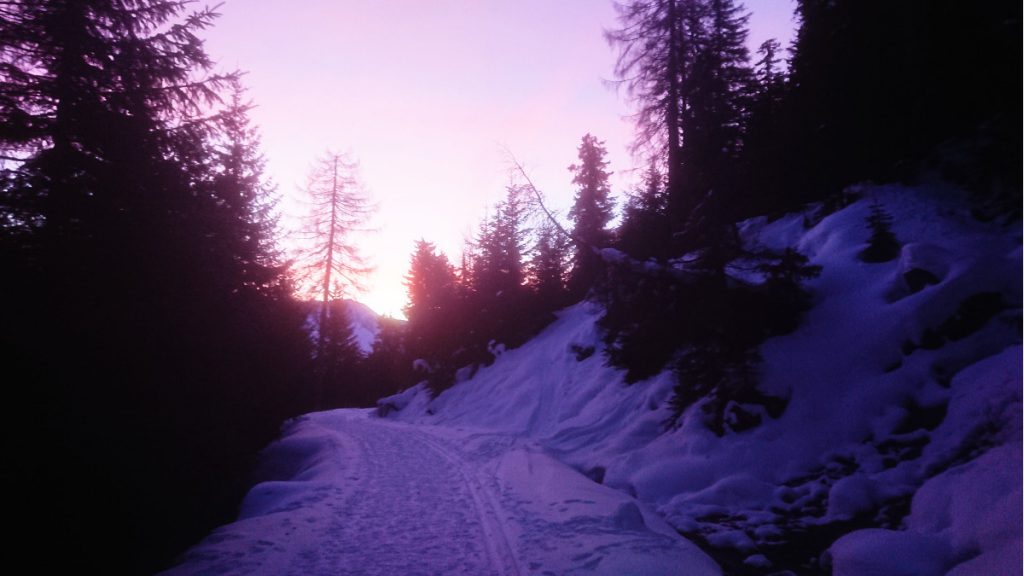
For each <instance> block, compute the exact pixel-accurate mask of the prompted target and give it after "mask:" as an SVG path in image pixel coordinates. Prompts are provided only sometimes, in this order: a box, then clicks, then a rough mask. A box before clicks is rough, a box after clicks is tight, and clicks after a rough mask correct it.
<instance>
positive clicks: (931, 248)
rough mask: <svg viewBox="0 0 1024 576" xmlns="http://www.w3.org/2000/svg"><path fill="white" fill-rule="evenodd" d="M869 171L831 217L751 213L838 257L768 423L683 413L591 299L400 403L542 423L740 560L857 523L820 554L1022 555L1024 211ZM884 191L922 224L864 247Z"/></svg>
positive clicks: (781, 352) (909, 568) (473, 421)
mask: <svg viewBox="0 0 1024 576" xmlns="http://www.w3.org/2000/svg"><path fill="white" fill-rule="evenodd" d="M861 192H862V193H863V197H862V198H861V199H860V200H859V201H856V202H855V203H853V204H852V205H850V206H848V207H846V208H844V209H842V210H840V211H838V212H836V213H833V214H831V215H828V216H826V217H825V218H823V219H821V220H820V222H817V224H815V225H814V226H811V227H808V225H807V222H808V220H814V217H813V214H812V213H811V212H809V213H808V214H795V215H790V216H788V217H784V218H782V219H779V220H776V221H773V222H770V223H769V222H767V221H765V220H763V219H759V220H752V221H749V222H747V223H745V225H744V227H743V234H744V235H745V238H746V240H747V241H748V242H749V243H751V244H760V245H762V246H766V247H770V248H775V249H782V248H785V247H789V246H792V247H795V248H797V249H799V250H800V251H801V252H803V253H804V254H806V255H807V256H808V257H809V258H810V260H811V262H812V263H813V264H818V265H821V266H822V267H823V270H822V274H821V275H820V277H818V278H817V279H815V280H813V281H811V282H809V283H808V288H809V290H810V292H811V293H812V295H813V297H814V307H813V308H812V309H811V310H810V311H809V312H808V314H807V316H806V318H805V321H804V322H803V324H802V325H801V327H800V328H799V329H798V330H797V331H795V332H794V333H792V334H789V335H786V336H782V337H777V338H774V339H771V340H769V341H767V342H766V343H765V344H764V345H763V346H762V348H761V354H762V356H763V364H762V366H761V386H762V388H763V390H764V391H765V392H767V393H772V394H774V395H778V396H783V397H786V398H788V399H789V404H788V406H787V408H786V410H785V412H784V413H783V414H782V415H781V416H780V417H779V418H778V419H775V420H771V419H769V420H767V421H766V422H764V423H763V424H762V425H761V426H760V427H758V428H755V429H753V430H749V431H746V432H742V433H735V434H727V435H725V436H723V437H718V436H716V435H715V434H713V433H712V432H710V431H708V430H707V429H705V428H704V427H703V426H702V425H701V423H700V418H696V417H687V416H686V415H684V418H683V420H682V425H681V426H680V427H679V428H678V429H675V430H672V431H668V432H666V430H665V426H664V423H665V421H666V420H667V418H668V417H669V413H668V409H667V408H666V400H667V399H668V398H669V397H670V395H671V391H672V387H673V381H672V376H671V375H670V374H667V373H663V374H661V375H658V376H656V377H654V378H652V379H650V380H648V381H644V382H640V383H637V384H634V385H632V386H627V385H625V384H624V383H623V379H622V374H621V373H620V372H618V371H616V370H614V369H611V368H609V367H607V366H605V363H604V358H603V357H602V354H601V353H600V347H601V346H600V342H599V333H598V329H597V328H596V326H595V321H596V320H597V319H598V318H599V316H600V314H601V309H600V307H599V306H597V305H596V304H592V303H582V304H579V305H576V306H574V307H571V308H569V309H567V310H565V311H563V312H562V313H561V314H560V317H559V319H558V320H557V321H556V322H555V323H554V324H552V325H551V326H550V327H549V328H547V329H546V330H545V331H544V332H543V333H541V334H540V335H539V336H537V337H536V338H534V339H533V340H531V341H530V342H528V343H527V344H525V345H524V346H522V347H520V348H518V349H515V350H510V351H507V352H505V353H504V354H503V355H502V356H501V357H499V358H498V359H497V361H496V362H495V363H494V364H493V365H492V366H489V367H487V368H484V369H481V370H480V371H479V372H477V373H476V374H475V375H474V377H473V378H471V379H468V380H466V381H463V382H460V383H458V384H456V385H455V386H454V387H453V388H451V389H449V390H447V391H445V392H444V393H442V394H441V395H440V396H439V397H437V398H436V399H433V400H429V398H428V396H427V394H426V392H425V391H424V390H423V389H421V388H414V389H411V390H409V391H406V392H405V393H403V394H402V395H399V396H397V397H393V398H391V399H387V400H386V401H385V402H384V404H386V405H389V406H390V407H393V408H399V410H397V411H394V410H393V411H391V414H390V417H392V418H395V419H397V420H401V421H404V422H409V423H416V424H430V425H443V426H448V427H463V428H465V427H473V428H476V429H481V430H488V431H494V432H500V433H503V434H508V435H515V436H522V437H526V438H529V439H531V440H533V441H535V442H537V443H538V444H539V445H540V446H543V447H544V448H545V449H546V450H547V452H548V453H549V454H551V455H552V456H554V457H556V458H558V459H559V460H561V461H563V462H565V463H567V464H569V465H571V466H573V467H575V468H577V469H578V470H580V471H582V472H584V473H585V474H587V475H588V476H590V477H591V478H593V479H594V480H597V481H598V482H602V483H604V484H606V485H608V486H610V487H613V488H616V489H619V490H621V491H623V492H625V493H628V494H632V495H635V496H636V497H637V498H638V499H639V500H641V501H643V502H646V503H648V504H649V505H651V506H652V507H654V508H655V509H656V510H657V511H658V512H659V513H660V514H662V515H663V516H664V517H665V518H666V519H667V520H668V521H669V522H670V524H672V525H673V526H674V527H675V528H677V529H679V530H681V531H683V532H684V533H687V534H688V535H692V536H693V537H695V538H697V539H698V540H702V541H703V542H704V543H705V544H706V545H707V546H710V547H711V548H712V549H714V548H720V549H722V550H731V553H732V554H733V555H734V556H735V557H736V558H737V559H738V562H741V564H740V567H741V569H749V570H751V571H759V570H764V571H770V569H771V567H772V564H773V562H774V563H776V568H780V567H792V566H793V565H789V566H787V565H786V563H787V561H789V562H805V560H793V559H792V558H791V556H792V554H793V549H794V548H804V549H806V550H813V549H815V547H817V548H819V549H824V548H827V547H828V546H829V545H830V544H831V543H832V542H833V541H834V540H836V539H837V538H839V537H840V536H842V538H839V540H838V542H835V544H834V545H832V546H831V549H830V550H829V551H828V552H827V553H826V554H824V555H823V558H821V562H822V563H824V564H828V563H831V565H832V566H833V569H834V572H835V573H836V574H866V573H871V574H904V573H906V574H922V575H927V574H944V573H955V574H991V573H1006V572H1004V570H1007V569H1009V570H1012V571H1019V569H1020V560H1021V532H1020V527H1021V507H1020V504H1021V348H1020V346H1019V342H1020V307H1021V256H1022V253H1021V234H1020V226H1019V225H1017V224H1015V225H1013V226H1010V227H1003V226H1000V225H997V224H992V223H989V224H986V223H980V222H978V221H976V220H974V219H972V218H971V216H970V215H969V212H968V208H967V207H966V206H967V204H966V203H965V202H964V201H963V200H962V199H961V198H959V197H958V196H957V195H956V193H954V192H950V191H942V190H937V189H913V188H906V187H900V186H885V187H871V188H863V189H862V190H861ZM872 202H878V203H880V204H881V205H882V206H884V208H885V210H886V211H888V213H889V214H891V215H892V217H893V220H894V224H893V231H894V232H895V234H896V236H897V238H898V239H899V241H900V242H901V244H902V245H903V248H902V254H901V255H900V257H899V258H897V259H896V260H893V261H891V262H887V263H882V264H868V263H864V262H862V261H860V260H859V259H858V257H857V255H858V253H859V252H860V251H861V250H862V249H863V247H864V245H865V243H866V241H867V239H868V235H869V231H868V229H867V228H866V226H865V217H866V216H867V215H868V213H869V210H870V205H871V203H872ZM694 304H695V305H699V303H694ZM591 348H593V349H596V350H597V352H596V353H594V354H592V355H590V356H587V355H586V353H583V354H581V353H580V351H588V350H589V349H591ZM692 410H693V409H691V411H692ZM867 526H886V527H888V529H860V528H863V527H867ZM844 534H845V536H844ZM811 540H814V542H811ZM787 558H789V560H787ZM811 562H812V564H815V565H814V566H810V568H814V569H818V568H819V566H817V562H818V560H817V559H812V560H811ZM780 563H781V564H780ZM744 567H745V568H744ZM804 567H807V566H806V565H804Z"/></svg>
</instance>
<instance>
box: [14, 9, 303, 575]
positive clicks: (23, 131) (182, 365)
mask: <svg viewBox="0 0 1024 576" xmlns="http://www.w3.org/2000/svg"><path fill="white" fill-rule="evenodd" d="M187 4H188V3H185V2H178V1H171V0H133V1H131V2H121V1H117V2H111V1H100V0H45V1H44V0H21V1H18V2H7V3H4V4H3V5H2V6H0V76H3V78H4V81H3V82H0V125H2V127H0V154H2V155H3V159H2V160H3V161H2V165H0V171H2V177H0V182H2V184H0V237H2V246H3V248H4V249H3V250H2V252H3V254H2V255H0V258H2V264H3V268H4V270H5V273H6V274H9V276H6V278H9V279H10V281H9V282H5V283H4V286H3V288H0V290H3V297H4V300H5V301H9V302H10V301H16V302H19V306H18V307H17V308H19V309H18V310H13V311H12V313H11V314H10V315H8V316H7V317H5V323H4V324H5V326H4V328H3V331H2V338H3V341H2V342H0V344H2V345H0V348H3V349H4V350H5V354H6V353H10V354H12V356H11V362H9V363H8V364H7V365H8V367H9V368H10V369H11V370H12V373H22V374H25V375H26V378H27V379H28V380H27V381H26V385H25V386H23V387H22V388H21V389H20V390H17V391H12V392H14V393H13V394H12V395H11V396H9V397H8V400H9V405H10V406H17V407H18V410H17V413H15V412H14V411H13V410H11V411H9V412H8V414H7V416H8V418H7V419H6V422H7V425H10V426H12V427H13V429H14V430H23V429H26V428H28V427H29V426H31V427H32V428H33V429H36V430H38V431H39V432H38V433H37V434H36V435H35V437H36V438H37V439H38V441H39V442H41V443H45V444H46V445H47V446H50V447H52V450H53V451H57V452H59V453H61V454H62V455H63V458H62V460H61V462H60V463H59V468H61V469H64V468H71V469H75V470H76V471H77V472H76V475H75V487H74V488H75V489H74V490H72V489H70V488H69V486H68V485H67V484H66V478H67V476H66V475H65V474H63V473H62V472H61V470H59V469H57V468H58V466H57V464H56V463H50V462H48V461H47V459H45V458H41V457H40V455H39V454H37V453H36V452H37V451H38V452H39V453H40V454H41V453H43V451H42V450H40V449H39V447H32V446H31V445H29V446H27V447H22V448H18V449H17V452H18V453H17V454H15V455H13V456H12V457H14V458H16V459H17V460H18V461H19V462H22V463H23V466H22V469H23V470H24V471H25V472H24V473H21V472H19V473H18V475H17V476H15V477H14V480H15V481H18V480H25V481H26V482H27V488H26V489H27V490H29V493H31V494H32V495H33V498H29V499H26V500H31V501H33V502H34V504H33V506H32V509H31V510H29V511H27V514H26V515H25V516H24V517H23V518H22V517H20V513H21V512H22V510H16V511H15V513H14V515H15V516H16V517H19V519H20V520H23V522H21V521H19V524H20V525H22V526H23V527H24V528H25V533H26V534H30V533H36V532H38V531H39V530H41V529H43V527H42V526H41V524H45V523H47V522H48V521H47V520H46V519H47V518H52V517H56V516H57V515H60V516H61V517H62V522H61V523H60V524H61V526H60V527H58V528H57V530H58V531H59V534H58V536H57V537H58V538H59V539H60V540H61V541H64V542H68V543H70V544H69V546H70V548H69V549H68V554H65V555H59V557H53V556H52V555H51V556H50V557H40V558H41V560H42V561H43V562H44V563H45V562H50V563H53V564H55V565H56V566H52V567H48V566H40V569H41V570H42V571H48V572H55V573H72V572H86V571H90V572H92V571H96V570H97V569H99V570H101V571H108V572H109V571H114V572H133V573H134V572H138V573H151V572H154V571H156V570H158V569H159V568H160V567H162V566H164V565H165V564H166V563H167V562H169V561H170V559H171V558H172V557H173V556H174V555H176V554H178V553H179V552H180V551H181V550H182V549H183V548H184V547H185V546H186V545H188V544H191V543H192V542H194V541H195V540H196V539H197V538H198V537H200V536H201V535H202V534H204V533H206V532H207V531H208V530H209V529H210V528H211V527H212V526H214V525H217V524H220V523H223V522H225V521H227V520H228V519H229V518H230V517H231V516H232V515H233V514H234V513H235V511H236V509H235V507H234V504H235V503H236V502H237V498H240V496H241V492H242V490H243V489H244V488H245V486H244V483H243V481H242V478H244V477H245V474H244V468H245V467H246V466H247V465H248V463H249V462H250V460H249V458H251V457H252V456H253V455H254V454H255V452H256V450H257V449H258V448H259V447H261V446H262V445H263V444H264V443H265V442H267V441H268V440H269V439H270V438H271V437H272V436H273V434H275V433H276V431H277V429H278V426H279V424H280V422H281V420H282V419H283V418H285V417H287V416H289V415H292V414H291V411H292V409H293V408H294V405H293V404H292V399H291V394H287V395H286V394H283V393H281V392H282V389H292V390H293V389H294V386H293V385H294V383H295V380H294V378H293V377H292V376H290V374H292V373H294V372H295V371H296V370H295V369H296V368H297V366H296V365H294V364H290V362H291V361H292V360H294V359H296V358H300V357H301V356H302V355H303V354H304V353H305V351H304V350H303V349H302V346H301V344H295V343H294V342H301V341H300V340H298V339H293V337H294V336H295V335H296V334H298V328H299V326H300V324H299V320H298V319H299V316H298V315H295V314H293V311H292V309H291V308H290V306H288V305H287V303H285V302H283V301H282V302H269V301H267V300H261V299H260V298H239V297H238V295H239V294H240V293H243V292H246V283H247V280H246V274H245V273H241V272H239V271H238V267H236V266H235V265H234V264H232V263H237V262H241V261H243V260H246V259H250V258H256V259H261V258H263V257H264V256H266V255H267V253H266V252H264V253H262V254H261V253H258V252H254V251H252V250H245V249H243V247H242V246H241V245H240V243H239V242H237V241H236V240H237V239H239V238H243V237H244V236H245V235H246V232H245V231H244V230H243V227H242V226H241V225H240V224H241V222H240V220H239V219H238V218H236V217H235V216H234V214H241V213H246V212H248V211H249V210H250V209H251V204H249V202H250V201H252V200H253V198H252V197H251V196H246V197H240V196H238V195H237V194H235V192H238V190H237V189H236V190H235V192H230V193H229V191H228V189H227V188H222V187H220V186H218V185H217V184H216V181H217V179H218V177H219V173H218V170H219V165H218V156H217V154H216V152H215V149H216V142H214V141H213V140H212V139H211V134H213V133H215V132H217V126H216V125H215V124H214V123H213V122H212V121H210V120H209V119H207V118H205V117H204V115H205V114H207V113H208V112H209V111H210V110H213V109H216V108H217V106H218V99H219V96H220V95H221V91H222V89H223V88H224V87H225V86H226V84H227V81H228V80H230V77H231V76H233V75H227V76H219V75H211V74H210V73H209V70H210V67H211V65H212V63H211V60H210V59H209V58H208V57H207V55H206V54H205V52H204V50H203V46H202V42H201V40H200V39H199V37H198V34H199V33H200V32H201V31H202V30H203V29H204V28H206V27H207V26H208V25H209V24H210V23H211V22H212V21H213V19H214V17H215V13H214V12H213V11H212V10H210V9H201V10H199V11H197V12H194V13H189V12H188V7H187ZM228 206H231V208H230V209H228ZM279 280H280V277H278V278H276V279H275V278H269V277H268V278H266V279H265V281H266V282H268V283H270V284H274V283H276V282H278V281H279ZM20 309H23V310H24V311H22V310H20ZM83 382H89V383H90V385H89V386H83V385H82V383H83ZM289 391H290V390H289ZM19 396H20V397H19ZM19 414H23V416H20V415H19ZM26 419H32V422H31V423H30V424H29V423H28V422H27V421H26ZM124 430H131V434H124ZM9 435H10V436H11V437H19V436H23V435H22V434H20V432H15V431H10V432H9ZM82 492H85V493H89V494H90V495H91V497H90V498H88V499H80V498H77V497H76V496H75V494H79V493H82ZM103 515H111V516H116V517H118V518H119V519H120V521H119V522H118V523H116V525H112V526H109V527H107V528H106V529H105V530H102V531H97V530H96V527H95V518H97V517H100V516H103ZM155 517H159V518H161V519H162V520H161V522H160V523H159V525H153V524H152V522H151V520H152V518H155ZM143 524H145V525H148V526H150V528H151V529H147V530H145V531H142V530H138V529H137V526H139V525H143ZM115 543H116V544H115ZM47 568H52V569H47Z"/></svg>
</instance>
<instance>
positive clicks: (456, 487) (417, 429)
mask: <svg viewBox="0 0 1024 576" xmlns="http://www.w3.org/2000/svg"><path fill="white" fill-rule="evenodd" d="M267 459H268V460H269V461H271V462H272V463H273V464H274V465H275V468H276V470H274V471H273V473H272V474H273V477H275V478H277V479H276V480H272V481H268V482H263V483H261V484H258V485H257V486H256V487H254V488H253V490H252V491H251V492H250V493H249V495H248V496H247V497H246V500H245V502H244V503H243V506H242V512H241V515H240V518H239V520H238V521H236V522H234V523H232V524H229V525H227V526H223V527H221V528H219V529H218V530H217V531H215V532H214V533H213V534H211V535H210V536H209V537H207V538H206V539H205V540H204V541H203V542H202V543H200V544H199V545H197V546H196V547H194V548H193V549H191V550H190V551H189V552H187V553H186V554H185V556H184V558H183V563H182V564H181V565H179V566H177V567H176V568H174V569H172V570H170V571H168V572H167V573H166V574H174V575H183V574H218V575H221V574H222V575H230V574H294V575H318V574H332V575H339V574H351V575H365V576H377V575H395V574H402V575H424V576H426V575H467V576H468V575H473V576H484V575H495V576H525V575H527V574H538V575H540V574H624V573H629V574H651V575H654V574H717V573H718V570H717V567H716V566H714V564H713V563H712V562H711V561H710V560H709V559H708V558H707V557H706V556H704V555H703V554H702V553H701V552H700V551H699V550H697V549H696V548H695V547H694V546H693V545H692V544H690V543H689V542H687V541H685V540H683V539H682V538H680V537H679V536H678V535H677V534H675V533H674V532H673V531H672V530H671V529H669V528H668V527H667V526H666V525H664V524H663V523H662V522H661V521H660V520H659V519H658V518H656V517H655V516H654V515H653V514H651V513H650V512H648V511H646V510H645V509H643V507H642V506H640V505H638V504H637V503H635V502H633V501H632V499H630V498H629V497H628V496H626V495H624V494H621V493H619V492H616V491H614V490H611V489H609V488H606V487H604V486H601V485H598V484H595V483H593V482H591V481H589V480H587V479H586V478H584V477H583V476H582V475H580V474H578V473H577V472H576V471H574V470H572V469H570V468H567V467H565V466H563V465H561V464H559V463H557V462H556V461H554V460H553V459H551V458H548V457H547V456H545V455H543V454H542V453H540V452H539V451H537V449H536V448H535V447H532V446H530V445H528V444H526V443H525V441H522V440H518V439H515V438H513V437H509V436H502V435H495V434H492V433H481V432H466V431H462V430H456V429H449V428H430V427H421V426H413V425H408V424H399V423H394V422H388V421H382V420H378V419H375V418H371V417H368V416H367V414H366V413H365V412H360V411H346V410H339V411H334V412H325V413H319V414H313V415H310V416H308V417H305V418H304V420H303V421H301V422H299V423H298V424H297V425H295V426H293V428H292V429H291V430H289V431H288V433H287V434H286V436H285V437H284V438H283V439H282V440H280V441H278V442H277V443H275V444H274V445H272V446H271V447H270V448H269V449H268V453H267Z"/></svg>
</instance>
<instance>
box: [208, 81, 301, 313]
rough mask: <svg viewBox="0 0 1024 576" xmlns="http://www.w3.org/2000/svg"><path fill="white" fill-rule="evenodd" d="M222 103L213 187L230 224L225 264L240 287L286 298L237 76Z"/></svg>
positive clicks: (253, 133) (271, 195) (273, 197)
mask: <svg viewBox="0 0 1024 576" xmlns="http://www.w3.org/2000/svg"><path fill="white" fill-rule="evenodd" d="M229 87H230V93H229V94H228V100H227V106H226V107H225V109H224V110H223V111H222V112H221V113H220V115H219V116H218V120H219V122H218V124H219V131H220V138H219V141H218V142H217V144H216V146H215V154H214V157H215V158H216V167H215V170H216V172H215V174H214V177H213V187H214V191H215V194H216V197H217V198H218V199H219V200H220V202H219V203H218V205H217V209H218V212H219V215H220V217H221V218H223V219H225V220H226V221H228V222H230V223H231V230H232V231H233V233H234V234H233V236H232V238H230V241H231V242H232V243H233V244H232V246H231V249H230V253H231V256H232V258H233V260H232V262H231V264H230V267H231V269H232V270H234V272H233V273H234V274H236V275H237V276H238V278H239V282H240V283H241V285H242V286H244V287H245V289H246V290H250V291H254V292H258V293H261V294H263V295H266V296H269V297H272V298H286V297H290V291H291V286H290V285H289V283H288V282H287V274H286V272H287V269H286V265H285V263H284V256H283V254H282V253H281V251H280V249H279V248H278V240H279V235H280V233H279V229H278V215H277V212H276V208H277V202H278V196H277V188H276V186H274V185H273V184H272V183H271V182H270V181H269V180H268V179H267V178H266V176H265V175H264V171H263V170H264V166H265V164H266V161H265V160H264V158H263V155H262V154H261V153H260V149H259V147H260V137H259V133H258V131H257V129H256V128H255V127H254V126H253V125H252V123H251V121H250V119H249V110H250V109H252V103H251V102H249V101H247V100H246V98H245V88H244V86H243V85H242V83H241V79H240V78H237V77H236V78H231V79H230V80H229Z"/></svg>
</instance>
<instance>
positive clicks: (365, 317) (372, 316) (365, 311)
mask: <svg viewBox="0 0 1024 576" xmlns="http://www.w3.org/2000/svg"><path fill="white" fill-rule="evenodd" d="M344 302H345V307H346V312H348V317H349V322H350V324H351V326H352V333H353V334H354V335H355V337H356V342H357V343H358V344H359V349H360V350H362V351H363V353H364V354H369V353H370V352H372V351H373V343H374V341H375V340H376V339H377V333H378V332H379V331H380V321H379V316H377V313H376V312H374V311H373V310H371V309H370V307H369V306H367V305H366V304H363V303H361V302H356V301H355V300H345V301H344ZM309 306H310V308H309V310H310V312H309V313H308V314H307V316H306V330H307V331H308V332H309V334H310V337H311V338H312V339H313V340H316V337H317V331H318V330H319V324H318V322H319V319H320V304H319V303H317V302H311V303H310V305H309Z"/></svg>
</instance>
